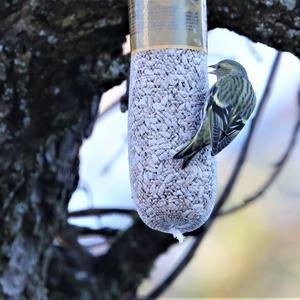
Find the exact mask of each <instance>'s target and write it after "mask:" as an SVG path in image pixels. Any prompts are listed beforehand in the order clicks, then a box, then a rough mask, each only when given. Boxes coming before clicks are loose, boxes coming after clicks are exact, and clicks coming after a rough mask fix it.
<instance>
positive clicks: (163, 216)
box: [128, 0, 216, 240]
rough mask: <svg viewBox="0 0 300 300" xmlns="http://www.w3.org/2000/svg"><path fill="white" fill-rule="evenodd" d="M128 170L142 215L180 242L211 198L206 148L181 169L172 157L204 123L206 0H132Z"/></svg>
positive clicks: (202, 217) (212, 175)
mask: <svg viewBox="0 0 300 300" xmlns="http://www.w3.org/2000/svg"><path fill="white" fill-rule="evenodd" d="M129 13H130V35H131V70H130V89H129V116H128V118H129V119H128V130H129V168H130V180H131V190H132V197H133V200H134V201H135V203H136V206H137V211H138V213H139V215H140V217H141V219H142V220H143V221H144V222H145V223H146V224H147V225H148V226H149V227H151V228H152V229H155V230H159V231H162V232H166V233H171V234H173V235H174V236H175V237H177V238H178V239H179V240H182V237H183V236H182V234H183V233H185V232H190V231H193V230H195V229H197V228H199V227H200V226H201V225H202V224H203V223H205V222H206V221H207V219H208V217H209V216H210V214H211V212H212V209H213V206H214V203H215V198H216V171H215V162H214V160H213V158H212V157H211V154H210V152H211V149H210V146H208V147H206V148H204V149H203V150H201V152H200V153H199V154H197V156H196V157H195V158H194V159H193V160H192V161H191V163H190V164H189V166H188V167H187V168H186V169H182V168H181V162H180V161H178V160H174V159H173V156H174V154H176V152H177V151H178V150H180V149H181V148H182V147H184V146H185V145H187V143H188V142H189V141H190V140H191V139H192V137H193V136H194V135H195V133H196V132H197V130H198V128H199V126H201V124H202V123H203V121H204V117H205V104H206V101H207V97H208V92H209V86H208V77H207V21H206V2H205V0H164V1H161V0H144V1H142V0H130V1H129Z"/></svg>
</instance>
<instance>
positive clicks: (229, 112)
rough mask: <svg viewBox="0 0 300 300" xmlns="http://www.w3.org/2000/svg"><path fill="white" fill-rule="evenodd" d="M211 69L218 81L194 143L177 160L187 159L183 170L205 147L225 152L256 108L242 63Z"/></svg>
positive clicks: (231, 62) (225, 63)
mask: <svg viewBox="0 0 300 300" xmlns="http://www.w3.org/2000/svg"><path fill="white" fill-rule="evenodd" d="M209 68H212V69H213V71H211V72H209V73H210V74H214V75H216V76H217V81H216V83H215V84H214V85H213V86H212V88H211V89H210V93H209V99H208V103H207V107H206V119H205V121H204V123H203V125H202V126H201V127H200V128H199V130H198V131H197V133H196V134H195V136H194V137H193V139H192V140H191V142H190V143H189V144H188V145H187V146H186V147H185V148H183V149H182V150H181V151H179V152H178V153H177V154H175V155H174V157H173V158H174V159H183V163H182V168H183V169H184V168H186V167H187V166H188V164H189V163H190V161H191V160H192V159H193V157H194V156H195V155H196V154H197V153H198V152H199V151H200V150H201V149H203V148H204V147H205V146H208V145H211V148H212V151H211V155H212V156H215V155H216V154H218V153H219V152H221V151H222V150H223V149H224V148H225V147H226V146H228V145H229V144H230V143H231V142H232V141H233V139H234V138H235V137H236V136H237V135H238V134H239V132H240V131H241V130H242V129H243V127H244V126H245V124H246V122H247V120H248V119H249V118H250V116H251V114H252V112H253V111H254V109H255V105H256V96H255V92H254V90H253V87H252V85H251V82H250V81H249V79H248V75H247V71H246V69H245V68H244V67H243V66H242V65H241V64H240V63H238V62H236V61H234V60H231V59H225V60H222V61H220V62H218V63H217V64H215V65H211V66H209Z"/></svg>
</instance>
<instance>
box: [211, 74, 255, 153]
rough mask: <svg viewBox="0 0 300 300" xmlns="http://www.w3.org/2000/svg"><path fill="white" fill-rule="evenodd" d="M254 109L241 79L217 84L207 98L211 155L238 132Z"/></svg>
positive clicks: (251, 96)
mask: <svg viewBox="0 0 300 300" xmlns="http://www.w3.org/2000/svg"><path fill="white" fill-rule="evenodd" d="M254 106H255V94H254V91H253V89H252V86H251V83H250V82H249V80H248V79H247V78H244V77H242V76H226V78H221V79H220V80H218V81H217V83H216V84H215V86H214V87H213V88H212V90H211V95H210V107H209V117H210V127H211V142H212V154H213V155H215V154H217V153H219V152H220V151H221V150H223V149H224V148H225V147H226V146H227V145H228V144H229V143H230V142H231V141H232V140H233V139H234V138H235V137H236V136H237V134H238V133H239V132H240V131H241V130H242V128H243V127H244V126H245V123H246V121H247V120H248V118H249V117H250V115H251V113H252V111H253V109H254Z"/></svg>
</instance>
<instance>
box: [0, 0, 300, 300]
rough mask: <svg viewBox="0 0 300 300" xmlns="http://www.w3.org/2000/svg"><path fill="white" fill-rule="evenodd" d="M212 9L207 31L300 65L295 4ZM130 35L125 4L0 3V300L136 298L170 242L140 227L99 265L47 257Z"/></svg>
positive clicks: (231, 4)
mask: <svg viewBox="0 0 300 300" xmlns="http://www.w3.org/2000/svg"><path fill="white" fill-rule="evenodd" d="M208 2H209V26H210V28H215V27H225V28H228V29H231V30H234V31H236V32H238V33H240V34H244V35H246V36H248V37H249V38H251V39H253V40H255V41H260V42H264V43H266V44H268V45H270V46H273V47H276V48H278V49H280V50H283V51H290V52H292V53H294V54H295V55H297V56H298V57H299V56H300V48H299V47H300V46H299V43H300V39H299V28H300V19H299V2H298V1H297V3H296V2H295V1H265V0H260V1H257V0H249V1H240V0H228V1H225V0H221V1H217V0H210V1H208ZM294 2H295V5H293V3H294ZM292 8H293V9H292ZM127 33H128V16H127V1H126V0H107V1H100V0H80V1H71V0H65V1H54V0H35V1H29V0H16V1H13V2H12V1H8V0H2V1H1V3H0V101H1V102H0V153H1V155H0V228H1V235H0V299H21V300H22V299H41V300H43V299H48V296H49V293H48V289H47V285H48V288H49V289H50V297H49V298H50V299H69V298H70V299H71V298H73V299H132V297H133V295H134V294H135V291H136V288H137V287H138V285H139V284H140V282H141V281H142V279H143V278H144V277H145V276H146V275H147V274H148V272H149V270H150V268H151V266H152V264H153V262H154V260H155V258H156V257H157V256H158V255H159V254H161V253H163V252H164V251H166V249H167V248H168V246H169V245H170V244H171V243H173V240H172V239H170V238H169V237H168V236H167V235H164V234H160V233H157V232H154V231H151V230H150V229H147V228H146V227H145V226H144V225H143V224H142V223H141V222H140V221H137V222H136V223H135V224H134V225H133V226H132V227H131V228H130V229H129V230H128V231H127V232H125V233H123V235H122V236H121V237H120V238H118V239H116V241H115V243H113V245H112V247H111V249H110V251H109V252H108V253H107V254H106V255H105V256H102V257H100V258H96V259H95V258H94V257H91V256H90V255H89V254H88V253H87V252H86V251H85V250H84V249H82V248H81V247H80V246H79V245H78V244H75V245H73V244H72V243H74V239H71V242H70V244H71V245H72V246H73V247H69V248H61V247H53V246H52V243H53V239H54V238H55V237H56V236H57V235H58V233H59V232H61V231H64V234H66V233H65V232H66V230H63V228H66V219H67V217H66V214H67V205H68V201H69V199H70V196H71V193H72V192H73V191H74V189H75V188H76V185H77V181H78V150H79V147H80V145H81V142H82V140H83V139H84V138H86V137H87V136H88V135H89V134H90V132H91V130H92V127H93V124H94V121H95V118H96V116H97V112H98V105H99V100H100V96H101V94H102V93H103V92H104V91H106V90H107V89H109V88H110V87H112V86H114V85H116V84H118V83H120V82H121V81H122V80H124V79H125V78H126V74H127V71H128V58H127V57H124V56H122V43H123V42H124V41H125V35H126V34H127ZM72 234H73V232H71V236H72ZM69 236H70V234H69V233H68V234H67V236H65V240H68V238H69ZM49 262H51V264H50V268H48V266H49ZM80 272H81V273H80ZM78 274H79V275H80V274H81V275H80V276H79V275H78ZM81 297H82V298H81ZM83 297H85V298H83Z"/></svg>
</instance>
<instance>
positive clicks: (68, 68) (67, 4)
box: [0, 0, 128, 299]
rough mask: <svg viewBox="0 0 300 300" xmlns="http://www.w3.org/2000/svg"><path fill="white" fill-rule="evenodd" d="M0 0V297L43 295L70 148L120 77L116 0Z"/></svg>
mask: <svg viewBox="0 0 300 300" xmlns="http://www.w3.org/2000/svg"><path fill="white" fill-rule="evenodd" d="M13 3H15V4H11V1H4V3H3V1H2V3H1V9H0V20H1V21H0V24H1V26H0V95H1V103H0V107H1V113H0V121H1V123H0V128H1V129H0V149H1V150H0V151H1V157H0V170H1V171H0V172H1V173H0V174H1V177H0V199H1V202H0V207H1V210H0V228H1V235H0V245H1V246H0V247H1V248H0V299H5V297H9V298H10V299H47V289H46V286H45V281H46V278H47V266H48V262H49V259H50V257H51V251H50V249H51V244H52V242H53V238H54V237H55V235H56V234H57V232H58V230H59V229H60V228H62V226H63V225H64V224H65V222H66V212H67V205H68V201H69V199H70V196H71V193H72V192H73V191H74V189H75V188H76V185H77V180H78V150H79V147H80V145H81V142H82V139H83V138H86V137H87V136H88V135H89V134H90V132H91V129H92V127H93V123H94V120H95V118H96V116H97V112H98V105H99V99H100V96H101V94H102V93H103V92H104V91H105V90H106V89H108V88H110V87H112V86H114V85H115V84H118V83H120V82H121V81H122V80H124V79H125V77H126V71H127V62H126V59H124V58H122V55H121V54H122V43H123V42H124V41H125V34H126V33H127V22H128V21H127V7H126V5H125V1H120V0H116V1H49V0H44V1H43V0H39V1H14V2H13Z"/></svg>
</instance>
